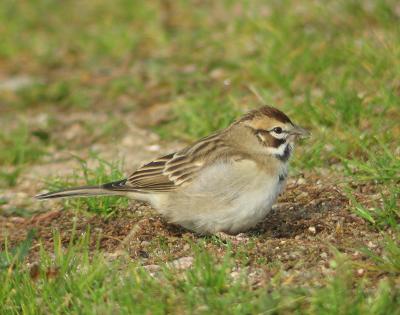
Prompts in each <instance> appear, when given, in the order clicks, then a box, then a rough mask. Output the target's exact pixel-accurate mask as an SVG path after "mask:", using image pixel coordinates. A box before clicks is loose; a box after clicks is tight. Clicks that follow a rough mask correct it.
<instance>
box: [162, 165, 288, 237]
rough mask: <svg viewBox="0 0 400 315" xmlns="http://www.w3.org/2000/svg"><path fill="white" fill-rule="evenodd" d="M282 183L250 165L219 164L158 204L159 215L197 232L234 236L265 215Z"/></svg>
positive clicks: (263, 170)
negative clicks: (161, 214)
mask: <svg viewBox="0 0 400 315" xmlns="http://www.w3.org/2000/svg"><path fill="white" fill-rule="evenodd" d="M280 172H282V170H280ZM285 172H286V170H285ZM283 183H284V181H282V180H281V179H280V178H279V174H278V172H277V171H275V172H271V171H269V170H268V171H267V169H265V168H264V169H263V168H260V167H259V166H258V164H256V163H255V162H253V161H250V160H241V161H236V162H231V163H222V162H221V163H217V164H214V165H213V166H210V167H208V168H207V169H204V170H203V171H202V172H201V174H200V175H199V176H198V177H197V178H196V179H195V180H194V181H193V182H192V183H191V184H190V185H189V186H187V187H186V188H185V189H183V190H182V191H180V192H177V193H174V194H171V195H170V196H169V197H168V200H164V202H163V204H160V212H161V213H163V214H164V215H166V216H167V217H168V218H169V219H170V221H172V222H175V223H178V224H181V225H183V226H185V227H187V228H189V229H192V230H196V231H198V232H202V233H215V232H218V231H224V232H228V233H236V232H239V231H242V230H245V229H248V228H249V227H251V226H253V225H255V224H256V223H257V222H259V221H260V220H261V219H262V218H263V217H264V216H265V215H266V214H267V213H268V211H269V210H270V209H271V206H272V204H273V203H274V202H275V200H276V198H277V196H278V194H279V193H280V191H281V190H282V187H283Z"/></svg>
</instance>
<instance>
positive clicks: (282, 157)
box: [275, 144, 292, 162]
mask: <svg viewBox="0 0 400 315" xmlns="http://www.w3.org/2000/svg"><path fill="white" fill-rule="evenodd" d="M291 153H292V149H291V147H290V145H289V144H287V145H286V148H285V150H284V151H283V154H275V156H276V158H277V159H278V160H280V161H282V162H286V161H287V160H288V159H289V158H290V154H291Z"/></svg>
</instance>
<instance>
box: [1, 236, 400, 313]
mask: <svg viewBox="0 0 400 315" xmlns="http://www.w3.org/2000/svg"><path fill="white" fill-rule="evenodd" d="M89 234H90V231H87V232H86V233H85V235H83V236H80V237H78V238H74V240H73V241H72V240H71V242H70V243H69V245H67V248H63V246H62V243H61V238H60V235H59V233H58V232H55V234H54V240H55V247H54V252H53V253H52V254H50V253H47V252H46V251H44V250H42V251H41V255H40V260H39V262H38V264H37V265H33V266H31V267H30V268H27V267H26V266H25V265H24V264H23V263H22V262H21V261H20V259H19V258H18V257H17V258H16V255H18V253H21V252H24V251H25V250H24V248H25V247H26V244H25V243H27V242H30V241H29V239H28V240H27V241H25V242H24V243H22V244H21V245H20V250H17V251H15V252H14V253H12V252H10V251H9V250H8V249H7V247H6V250H5V254H4V256H5V257H4V260H5V261H6V262H8V265H7V266H8V267H4V266H5V265H4V264H3V265H2V266H3V267H2V268H1V269H0V279H1V283H2V286H1V288H0V302H1V303H0V311H1V313H2V314H16V313H24V314H46V313H49V312H50V313H52V314H75V313H79V314H93V313H109V312H117V313H118V314H142V313H145V312H151V313H152V314H164V313H168V312H171V311H172V312H174V313H176V312H179V313H191V314H261V313H262V314H264V313H265V314H269V313H272V314H287V313H292V312H296V313H297V314H399V312H400V309H399V307H398V303H399V302H400V295H399V291H398V290H396V289H394V284H393V283H390V282H388V281H387V280H381V281H379V283H378V284H377V285H376V286H374V289H372V290H371V289H370V288H368V287H369V286H370V285H371V283H368V281H367V280H366V281H362V282H360V281H357V278H356V276H354V273H353V269H352V267H351V264H349V261H348V260H347V259H346V258H345V257H344V256H341V255H339V256H336V258H335V260H332V261H331V266H332V268H333V270H334V274H336V275H337V276H329V277H328V279H327V281H326V285H325V286H324V287H320V288H296V287H291V286H287V285H284V284H283V283H280V282H279V280H278V279H271V282H270V283H269V284H267V287H263V288H254V287H252V285H251V283H249V282H248V281H247V280H246V279H247V277H246V276H245V275H244V274H243V275H241V276H239V278H233V277H232V276H231V272H232V270H234V269H235V260H234V258H235V254H234V253H233V252H231V253H228V254H227V255H226V256H225V257H223V258H222V261H217V260H216V258H214V257H213V256H211V255H210V254H209V253H208V252H207V251H206V250H204V247H203V246H204V244H198V246H197V250H196V251H197V254H196V257H195V260H194V263H193V265H192V267H191V268H189V269H187V270H185V271H178V270H176V269H174V268H172V267H168V266H167V265H166V266H165V267H163V268H162V269H161V270H160V271H159V273H158V274H157V275H156V276H155V277H154V276H151V275H150V274H149V273H148V272H147V271H146V270H144V269H143V268H142V267H140V266H139V265H137V264H136V263H134V262H131V261H128V262H127V261H124V259H119V260H114V261H109V260H107V259H106V258H105V257H104V256H103V254H102V253H101V252H99V251H98V252H95V253H89V250H88V239H89ZM396 259H397V263H398V257H397V258H396ZM11 266H12V267H11ZM378 266H379V265H378ZM116 274H118V276H117V277H116V276H115V275H116ZM277 277H279V276H277ZM16 287H18V290H16V289H15V288H16ZM38 301H40V303H38Z"/></svg>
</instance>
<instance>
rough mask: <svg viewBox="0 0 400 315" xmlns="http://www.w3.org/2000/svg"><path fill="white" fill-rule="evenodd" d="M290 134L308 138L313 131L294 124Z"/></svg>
mask: <svg viewBox="0 0 400 315" xmlns="http://www.w3.org/2000/svg"><path fill="white" fill-rule="evenodd" d="M290 134H291V135H294V136H296V137H297V138H301V139H304V138H308V137H310V135H311V133H310V132H309V131H308V130H306V129H304V128H302V127H300V126H297V125H294V128H293V129H292V130H291V131H290Z"/></svg>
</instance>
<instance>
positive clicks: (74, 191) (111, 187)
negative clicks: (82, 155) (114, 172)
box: [35, 179, 126, 199]
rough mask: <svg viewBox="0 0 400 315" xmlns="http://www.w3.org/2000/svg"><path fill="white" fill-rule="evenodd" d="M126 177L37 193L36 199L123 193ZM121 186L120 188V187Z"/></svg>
mask: <svg viewBox="0 0 400 315" xmlns="http://www.w3.org/2000/svg"><path fill="white" fill-rule="evenodd" d="M125 182H126V179H124V180H121V181H117V182H112V183H107V184H104V185H100V186H82V187H75V188H69V189H63V190H59V191H53V192H49V193H45V194H40V195H36V196H35V198H36V199H53V198H65V197H90V196H104V195H121V192H123V191H124V190H122V189H121V187H122V186H123V185H124V184H125ZM118 188H120V189H118Z"/></svg>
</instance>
